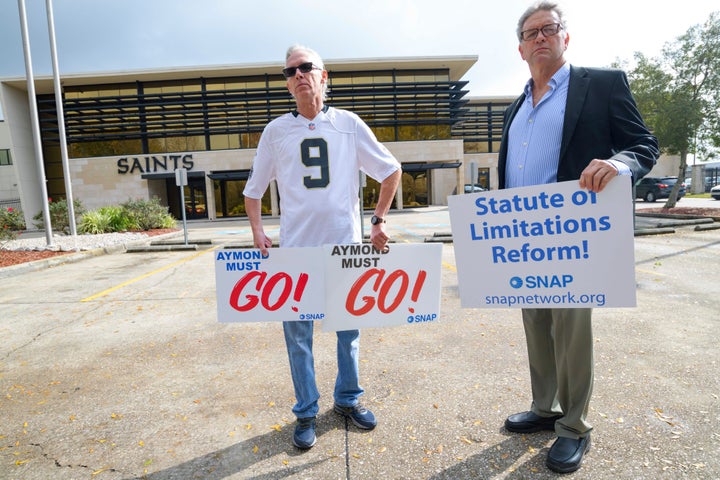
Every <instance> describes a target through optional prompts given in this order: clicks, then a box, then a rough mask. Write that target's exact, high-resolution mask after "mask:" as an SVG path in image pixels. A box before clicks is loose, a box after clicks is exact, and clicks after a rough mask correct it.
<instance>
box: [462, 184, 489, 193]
mask: <svg viewBox="0 0 720 480" xmlns="http://www.w3.org/2000/svg"><path fill="white" fill-rule="evenodd" d="M484 191H485V189H484V188H483V187H481V186H480V185H471V184H469V183H466V184H465V193H477V192H484Z"/></svg>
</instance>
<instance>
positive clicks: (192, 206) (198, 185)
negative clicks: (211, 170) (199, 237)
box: [184, 177, 208, 220]
mask: <svg viewBox="0 0 720 480" xmlns="http://www.w3.org/2000/svg"><path fill="white" fill-rule="evenodd" d="M184 188H185V218H187V219H188V220H194V219H198V218H207V217H208V214H207V201H206V194H205V177H201V178H188V184H187V185H186V186H185V187H184Z"/></svg>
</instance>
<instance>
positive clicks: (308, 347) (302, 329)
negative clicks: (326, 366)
mask: <svg viewBox="0 0 720 480" xmlns="http://www.w3.org/2000/svg"><path fill="white" fill-rule="evenodd" d="M313 326H314V322H312V321H293V322H283V331H284V332H285V345H287V351H288V358H289V359H290V374H291V375H292V381H293V386H294V387H295V399H296V400H297V403H296V404H295V406H294V407H293V409H292V411H293V413H294V414H295V416H296V417H298V418H305V417H315V416H317V414H318V410H319V407H318V399H319V398H320V393H319V392H318V389H317V383H316V382H315V361H314V359H313ZM359 353H360V331H359V330H346V331H343V332H337V362H338V373H337V379H336V380H335V392H334V395H333V397H334V399H335V403H336V404H338V405H341V406H343V407H350V406H353V405H356V404H357V403H358V398H359V397H360V395H362V394H363V393H364V392H365V391H364V390H363V389H362V387H361V386H360V383H359V382H360V371H359V362H358V357H359Z"/></svg>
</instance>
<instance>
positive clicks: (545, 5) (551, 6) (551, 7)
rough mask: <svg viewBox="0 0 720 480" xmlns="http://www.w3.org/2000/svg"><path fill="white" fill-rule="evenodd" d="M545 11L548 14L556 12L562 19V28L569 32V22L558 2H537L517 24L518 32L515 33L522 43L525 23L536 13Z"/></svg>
mask: <svg viewBox="0 0 720 480" xmlns="http://www.w3.org/2000/svg"><path fill="white" fill-rule="evenodd" d="M541 10H544V11H547V12H555V14H557V16H558V19H560V26H561V27H562V28H563V30H567V28H566V27H567V22H566V21H565V14H564V12H563V9H562V8H561V7H560V5H559V4H558V3H557V2H548V1H539V2H535V3H533V4H532V5H530V6H529V7H528V9H527V10H525V13H523V14H522V15H521V16H520V20H518V24H517V30H516V31H515V33H517V37H518V40H519V41H521V42H522V28H523V25H525V22H526V21H527V19H528V18H530V17H531V16H532V15H534V14H535V13H537V12H539V11H541Z"/></svg>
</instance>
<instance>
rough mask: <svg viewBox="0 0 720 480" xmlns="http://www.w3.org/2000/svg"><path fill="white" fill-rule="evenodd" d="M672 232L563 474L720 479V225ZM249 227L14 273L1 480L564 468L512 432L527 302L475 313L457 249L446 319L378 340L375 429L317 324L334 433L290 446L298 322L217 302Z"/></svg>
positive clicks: (371, 374) (524, 397) (371, 373)
mask: <svg viewBox="0 0 720 480" xmlns="http://www.w3.org/2000/svg"><path fill="white" fill-rule="evenodd" d="M684 200H685V199H684ZM684 200H683V201H684ZM270 224H271V225H270V226H269V228H268V231H269V232H270V233H271V235H273V234H276V231H277V230H276V229H277V226H276V225H277V224H276V222H275V225H272V224H273V222H272V221H271V222H270ZM388 227H389V231H390V233H391V234H392V236H393V238H394V239H395V241H398V242H420V241H425V239H426V238H428V237H431V236H432V235H433V234H435V233H438V232H449V230H450V225H449V219H448V213H447V209H446V208H442V207H433V208H429V209H422V210H415V211H406V212H396V213H393V214H391V215H390V220H389V224H388ZM673 228H674V233H670V234H665V235H652V236H640V237H636V239H635V244H636V251H635V263H636V280H637V285H638V307H637V308H632V309H604V310H602V309H598V310H596V312H595V322H594V323H595V341H596V348H595V356H596V379H595V393H594V397H593V401H592V403H591V412H590V417H589V420H590V421H591V422H592V423H593V425H594V427H595V430H594V432H593V447H592V449H591V451H590V452H589V453H588V455H587V456H586V460H585V462H584V465H583V467H582V469H581V470H580V471H579V472H577V473H575V474H570V475H565V477H566V478H577V479H585V478H588V479H589V478H592V479H617V478H623V479H625V478H627V479H638V478H647V479H658V478H659V479H677V478H687V479H710V478H720V460H719V459H720V433H718V432H719V427H720V398H718V396H719V395H720V380H719V379H718V367H719V366H720V365H719V363H720V353H718V348H717V345H718V344H720V329H718V320H717V312H718V311H720V281H718V280H717V278H716V275H715V272H716V271H717V267H718V266H719V261H718V258H720V255H719V254H720V230H707V231H703V230H701V231H696V230H695V228H694V226H692V225H684V224H681V225H678V226H675V227H673ZM249 232H250V231H249V228H248V226H247V223H246V222H242V221H232V222H215V223H210V222H208V223H193V224H191V228H190V239H191V241H193V240H200V239H202V240H207V239H210V240H211V241H212V247H210V248H205V247H203V248H200V249H198V250H197V251H157V250H155V251H148V252H138V253H120V252H117V253H113V254H107V255H92V256H87V257H85V258H83V259H82V261H75V262H71V263H65V264H59V265H55V266H51V267H48V268H44V269H41V270H35V271H22V272H16V273H15V274H14V275H12V276H8V277H6V278H4V279H3V280H2V287H3V288H2V291H1V292H0V309H1V311H2V312H3V313H2V315H1V317H2V320H1V321H0V338H2V339H3V340H2V342H1V343H0V392H1V394H2V395H1V396H0V478H2V479H48V478H54V479H141V478H147V479H155V480H160V479H162V480H169V479H193V478H202V479H280V478H283V479H285V478H291V479H380V478H383V479H433V480H437V479H471V478H473V479H474V478H483V479H485V478H493V479H496V478H497V479H501V478H503V479H505V478H507V479H524V478H537V479H547V478H555V477H556V476H557V475H555V474H553V473H552V472H550V471H549V470H547V469H546V467H545V466H544V460H545V455H546V454H547V449H548V448H549V445H550V444H551V443H552V440H553V436H552V434H550V433H538V434H530V435H516V434H510V433H508V432H506V431H505V430H504V429H503V428H502V423H503V421H504V419H505V417H506V416H507V415H508V414H511V413H515V412H517V411H521V410H525V409H527V407H528V406H529V399H530V392H529V381H528V372H527V358H526V352H525V345H524V334H523V331H522V325H521V322H520V319H519V316H520V313H519V311H517V310H505V309H498V310H485V309H482V310H481V309H463V308H461V307H460V305H459V298H458V294H457V275H456V271H455V267H454V266H455V259H454V250H453V247H452V243H446V244H443V271H442V294H441V295H442V297H441V309H442V319H441V321H438V322H436V323H432V324H424V325H416V326H413V327H410V326H403V327H393V328H384V329H381V328H376V329H367V330H365V331H363V338H362V342H361V349H362V354H361V361H362V363H361V375H362V383H363V386H364V388H365V389H366V395H365V397H364V403H365V404H366V405H367V406H368V407H369V408H371V409H372V410H373V411H374V412H375V413H376V415H377V417H378V421H379V425H378V427H377V428H376V429H375V430H374V431H372V432H362V431H359V430H358V429H356V428H355V427H353V426H352V425H350V426H348V425H346V422H345V421H344V420H343V419H341V418H340V417H338V416H337V415H335V414H334V413H333V412H332V386H333V382H334V378H335V354H334V349H335V348H334V334H332V333H322V332H320V331H318V332H317V334H316V340H315V342H316V343H315V351H316V369H317V376H318V385H319V388H320V392H321V394H322V398H321V413H320V416H319V419H318V443H317V445H316V446H315V447H314V448H313V449H312V450H310V451H308V452H300V451H298V450H296V449H295V448H294V447H292V445H291V442H290V439H291V436H292V430H293V427H294V424H293V421H294V418H293V416H292V413H291V412H290V408H291V407H292V405H293V392H292V385H291V382H290V378H289V372H288V367H287V357H286V352H285V347H284V342H283V339H282V329H281V326H280V325H279V324H275V323H257V324H221V323H218V322H217V318H216V313H215V290H214V287H215V285H214V270H213V268H214V264H213V259H212V254H211V251H212V250H211V248H213V247H220V246H223V245H234V244H243V243H246V242H248V240H249V234H250V233H249ZM318 330H319V329H318Z"/></svg>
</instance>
